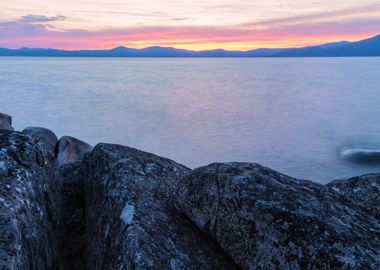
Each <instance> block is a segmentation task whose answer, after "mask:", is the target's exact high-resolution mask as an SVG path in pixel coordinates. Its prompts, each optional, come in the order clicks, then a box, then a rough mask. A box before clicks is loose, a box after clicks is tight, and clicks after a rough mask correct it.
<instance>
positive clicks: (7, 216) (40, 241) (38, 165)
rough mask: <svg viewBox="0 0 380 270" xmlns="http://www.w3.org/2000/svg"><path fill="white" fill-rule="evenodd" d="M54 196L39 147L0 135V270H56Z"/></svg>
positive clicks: (49, 164) (50, 168)
mask: <svg viewBox="0 0 380 270" xmlns="http://www.w3.org/2000/svg"><path fill="white" fill-rule="evenodd" d="M59 194H60V186H59V183H58V182H57V181H56V178H55V171H54V162H53V159H52V156H51V155H46V150H45V148H41V145H40V144H36V142H35V140H33V139H32V138H31V137H30V136H28V135H26V134H23V133H19V132H10V131H5V130H0V269H2V270H8V269H9V270H11V269H12V270H13V269H42V270H44V269H46V270H47V269H61V268H60V265H61V262H60V256H59V253H58V251H59V249H58V248H57V247H58V240H57V229H58V222H59V215H60V205H59Z"/></svg>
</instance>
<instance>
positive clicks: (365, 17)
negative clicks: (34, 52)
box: [0, 0, 380, 50]
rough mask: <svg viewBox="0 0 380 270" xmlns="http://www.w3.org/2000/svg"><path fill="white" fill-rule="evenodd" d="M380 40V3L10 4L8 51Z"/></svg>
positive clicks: (2, 10)
mask: <svg viewBox="0 0 380 270" xmlns="http://www.w3.org/2000/svg"><path fill="white" fill-rule="evenodd" d="M377 34H380V1H379V0H311V1H307V0H239V1H237V0H217V1H216V0H208V1H206V0H192V1H189V0H160V1H157V0H124V1H122V0H64V1H62V0H60V1H58V0H9V1H8V0H7V1H3V0H2V1H1V2H0V47H6V48H20V47H33V48H57V49H110V48H114V47H117V46H126V47H132V48H143V47H149V46H169V47H176V48H184V49H191V50H207V49H217V48H223V49H227V50H250V49H256V48H263V47H266V48H284V47H302V46H307V45H316V44H322V43H327V42H333V41H340V40H348V41H355V40H360V39H364V38H368V37H371V36H374V35H377Z"/></svg>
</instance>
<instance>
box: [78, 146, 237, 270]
mask: <svg viewBox="0 0 380 270" xmlns="http://www.w3.org/2000/svg"><path fill="white" fill-rule="evenodd" d="M84 166H85V170H86V172H87V176H86V179H87V181H86V188H85V190H86V198H87V199H86V213H87V217H86V221H87V222H86V227H87V239H88V241H87V258H88V268H89V269H92V270H96V269H120V270H122V269H235V268H236V267H237V266H236V265H235V264H234V263H232V262H231V260H230V259H229V257H228V256H226V255H225V254H224V253H223V251H222V250H221V249H220V248H219V247H218V246H217V245H216V244H215V243H214V242H213V241H211V240H210V238H209V237H207V236H206V235H204V234H203V233H202V232H201V231H200V230H199V229H197V228H196V227H195V225H194V224H193V223H192V222H190V220H188V219H187V218H186V217H185V216H184V215H183V214H180V213H179V212H178V211H177V210H176V209H175V208H174V199H173V192H174V187H175V186H176V184H177V182H178V179H179V177H180V176H182V175H183V174H185V173H187V172H189V169H187V168H185V167H184V166H181V165H179V164H177V163H175V162H173V161H170V160H168V159H165V158H161V157H158V156H155V155H153V154H148V153H145V152H142V151H138V150H136V149H132V148H128V147H123V146H118V145H107V144H99V145H98V146H96V147H95V148H94V150H93V151H92V152H91V153H90V154H89V155H87V156H86V157H85V160H84Z"/></svg>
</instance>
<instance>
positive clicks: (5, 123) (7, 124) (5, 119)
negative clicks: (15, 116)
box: [0, 113, 14, 131]
mask: <svg viewBox="0 0 380 270" xmlns="http://www.w3.org/2000/svg"><path fill="white" fill-rule="evenodd" d="M2 129H5V130H10V131H13V130H14V129H13V127H12V117H11V116H9V115H6V114H3V113H0V130H2Z"/></svg>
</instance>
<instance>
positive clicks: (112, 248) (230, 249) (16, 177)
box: [0, 114, 380, 270]
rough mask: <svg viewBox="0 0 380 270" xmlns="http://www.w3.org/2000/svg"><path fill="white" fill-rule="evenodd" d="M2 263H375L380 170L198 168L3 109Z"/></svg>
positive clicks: (379, 247)
mask: <svg viewBox="0 0 380 270" xmlns="http://www.w3.org/2000/svg"><path fill="white" fill-rule="evenodd" d="M379 171H380V168H379ZM0 269H1V270H8V269H9V270H11V269H57V270H64V269H70V270H75V269H91V270H92V269H99V270H100V269H105V270H107V269H110V270H111V269H112V270H113V269H172V270H177V269H178V270H179V269H252V270H253V269H262V270H271V269H273V270H274V269H279V270H280V269H281V270H282V269H285V270H287V269H289V270H297V269H300V270H301V269H302V270H303V269H313V270H317V269H325V270H327V269H374V270H378V269H380V173H379V174H370V175H363V176H358V177H353V178H351V179H341V180H334V181H332V182H330V183H329V184H327V185H322V184H318V183H315V182H311V181H306V180H301V179H295V178H292V177H289V176H286V175H284V174H281V173H279V172H276V171H274V170H272V169H270V168H267V167H263V166H261V165H259V164H254V163H214V164H210V165H208V166H205V167H201V168H197V169H195V170H190V169H189V168H187V167H185V166H183V165H181V164H178V163H176V162H174V161H172V160H169V159H166V158H163V157H159V156H156V155H154V154H150V153H146V152H142V151H140V150H137V149H133V148H130V147H126V146H121V145H114V144H104V143H100V144H98V145H96V146H94V147H92V146H90V145H89V144H87V143H85V142H83V141H80V140H78V139H76V138H73V137H69V136H65V137H62V138H61V139H58V138H57V136H56V135H55V134H54V133H53V132H52V131H50V130H48V129H46V128H39V127H29V128H26V129H24V130H23V131H21V132H19V131H14V129H13V127H12V119H11V117H10V116H7V115H5V114H0Z"/></svg>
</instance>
